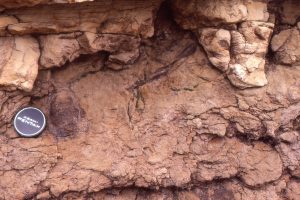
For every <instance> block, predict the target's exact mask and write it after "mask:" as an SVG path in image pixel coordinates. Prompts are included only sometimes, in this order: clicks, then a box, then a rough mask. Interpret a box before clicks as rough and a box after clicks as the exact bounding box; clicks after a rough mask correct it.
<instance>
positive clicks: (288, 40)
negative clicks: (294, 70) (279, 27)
mask: <svg viewBox="0 0 300 200" xmlns="http://www.w3.org/2000/svg"><path fill="white" fill-rule="evenodd" d="M271 47H272V50H273V51H274V52H275V58H276V61H277V62H278V63H280V64H286V65H297V64H299V63H300V29H299V27H294V28H292V29H287V30H283V31H281V32H280V33H279V34H277V35H275V36H274V37H273V39H272V42H271Z"/></svg>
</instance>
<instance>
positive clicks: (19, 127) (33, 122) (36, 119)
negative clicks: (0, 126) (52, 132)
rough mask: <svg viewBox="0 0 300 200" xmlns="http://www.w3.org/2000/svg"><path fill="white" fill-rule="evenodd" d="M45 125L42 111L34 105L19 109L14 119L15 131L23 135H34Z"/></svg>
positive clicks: (39, 132)
mask: <svg viewBox="0 0 300 200" xmlns="http://www.w3.org/2000/svg"><path fill="white" fill-rule="evenodd" d="M45 126H46V117H45V115H44V113H43V112H42V111H41V110H39V109H37V108H34V107H26V108H23V109H22V110H20V111H19V112H18V113H17V114H16V116H15V119H14V127H15V129H16V131H17V133H18V134H19V135H21V136H23V137H36V136H38V135H39V134H41V133H42V132H43V130H44V129H45Z"/></svg>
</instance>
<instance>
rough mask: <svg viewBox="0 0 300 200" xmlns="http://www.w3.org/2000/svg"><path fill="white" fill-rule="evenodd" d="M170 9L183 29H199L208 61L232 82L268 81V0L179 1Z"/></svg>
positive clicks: (246, 84)
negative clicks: (266, 67) (266, 66)
mask: <svg viewBox="0 0 300 200" xmlns="http://www.w3.org/2000/svg"><path fill="white" fill-rule="evenodd" d="M173 10H174V11H175V19H176V21H177V22H178V23H179V24H180V25H181V26H182V27H183V28H184V29H191V30H193V31H196V32H198V35H199V42H200V44H201V45H202V46H203V48H204V49H205V51H206V53H207V55H208V58H209V60H210V62H211V63H212V65H214V66H215V67H217V68H219V69H220V70H222V71H223V72H225V73H226V74H227V76H228V78H229V80H230V81H231V83H232V84H233V85H235V86H237V87H239V88H248V87H261V86H264V85H266V84H267V78H266V75H265V72H264V70H265V69H264V67H265V55H266V53H267V51H268V45H269V40H270V36H271V34H272V31H273V27H274V25H273V24H272V23H267V21H268V18H269V13H268V11H267V2H256V1H248V2H246V1H240V0H237V1H222V0H218V1H213V2H211V1H199V0H194V1H188V2H184V1H180V0H178V1H174V3H173ZM237 23H239V24H237ZM216 26H221V27H222V26H224V28H216ZM206 27H210V28H206Z"/></svg>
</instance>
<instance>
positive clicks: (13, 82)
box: [0, 36, 40, 91]
mask: <svg viewBox="0 0 300 200" xmlns="http://www.w3.org/2000/svg"><path fill="white" fill-rule="evenodd" d="M0 53H1V58H0V66H1V67H0V86H4V87H7V88H12V89H15V88H18V89H21V90H25V91H30V90H32V88H33V84H34V81H35V79H36V77H37V74H38V59H39V56H40V52H39V45H38V42H37V41H36V40H35V39H34V38H32V37H30V36H25V37H18V36H16V37H0Z"/></svg>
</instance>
